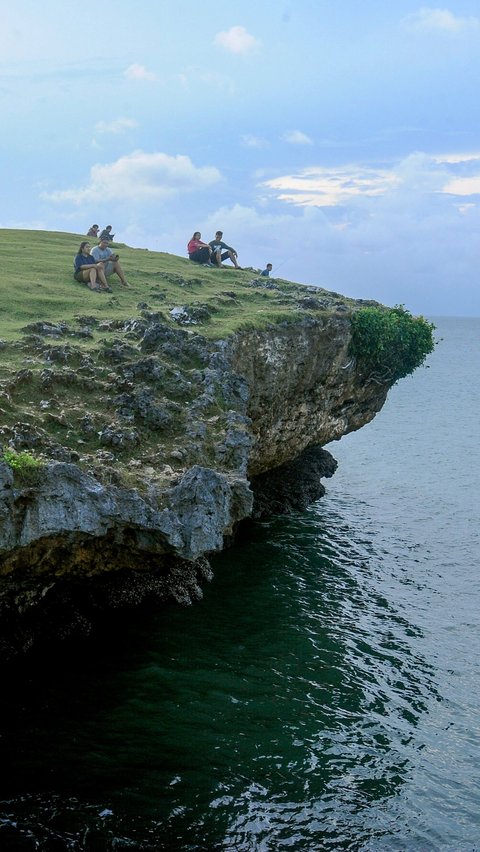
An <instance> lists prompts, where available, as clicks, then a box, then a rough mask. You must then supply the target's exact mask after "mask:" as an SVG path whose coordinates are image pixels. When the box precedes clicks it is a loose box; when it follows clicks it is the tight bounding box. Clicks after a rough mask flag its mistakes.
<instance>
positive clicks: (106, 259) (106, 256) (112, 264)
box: [90, 237, 129, 287]
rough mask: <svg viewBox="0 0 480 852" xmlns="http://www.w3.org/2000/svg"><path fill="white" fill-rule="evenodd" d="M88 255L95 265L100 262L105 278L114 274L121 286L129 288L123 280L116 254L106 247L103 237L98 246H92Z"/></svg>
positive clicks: (106, 241)
mask: <svg viewBox="0 0 480 852" xmlns="http://www.w3.org/2000/svg"><path fill="white" fill-rule="evenodd" d="M90 254H91V255H92V257H93V258H94V260H95V262H96V263H98V262H99V261H102V263H103V271H104V273H105V278H109V277H110V275H113V273H114V272H115V273H116V274H117V275H118V277H119V278H120V281H121V283H122V284H123V286H124V287H128V286H129V284H128V282H127V281H126V280H125V275H124V273H123V269H122V267H121V266H120V263H119V261H118V254H114V253H113V251H112V249H111V248H109V247H108V240H106V239H105V237H102V239H101V240H100V242H99V243H98V246H94V247H93V249H91V251H90Z"/></svg>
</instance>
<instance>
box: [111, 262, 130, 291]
mask: <svg viewBox="0 0 480 852" xmlns="http://www.w3.org/2000/svg"><path fill="white" fill-rule="evenodd" d="M113 271H114V272H116V273H117V275H118V277H119V278H120V281H121V283H122V284H123V286H124V287H129V286H130V285H129V283H128V281H127V280H126V278H125V273H124V271H123V269H122V267H121V266H120V263H119V261H118V260H116V261H115V263H114V264H113Z"/></svg>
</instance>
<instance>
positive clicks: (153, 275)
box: [0, 229, 353, 340]
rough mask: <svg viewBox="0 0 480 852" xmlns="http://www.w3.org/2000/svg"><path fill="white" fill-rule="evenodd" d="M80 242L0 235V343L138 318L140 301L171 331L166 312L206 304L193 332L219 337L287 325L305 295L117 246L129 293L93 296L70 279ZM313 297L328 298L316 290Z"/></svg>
mask: <svg viewBox="0 0 480 852" xmlns="http://www.w3.org/2000/svg"><path fill="white" fill-rule="evenodd" d="M84 239H86V237H85V236H84V235H81V234H65V233H59V232H51V231H20V230H6V229H0V338H2V339H3V340H13V339H15V338H16V337H17V336H18V333H19V332H20V331H21V329H22V328H23V327H24V326H25V325H27V324H28V323H31V322H35V321H39V320H45V321H48V322H59V321H60V320H64V321H65V322H67V323H70V322H75V319H76V317H78V316H79V315H81V314H85V313H88V314H91V315H92V316H95V317H97V318H98V319H99V320H102V319H106V318H107V317H108V318H109V319H126V318H127V317H132V316H134V315H136V314H138V307H137V306H138V303H139V302H147V303H148V304H149V307H150V308H151V309H154V308H159V307H161V309H162V311H163V312H164V313H165V319H166V321H167V322H172V324H174V321H173V320H172V319H171V318H170V316H169V314H168V311H169V310H170V309H171V308H173V307H175V306H178V305H185V304H196V303H201V304H202V305H207V306H208V307H209V308H210V310H211V315H210V317H209V318H208V320H207V321H204V322H199V323H198V325H196V326H195V327H196V328H197V329H198V331H200V332H201V333H202V334H205V335H206V336H208V337H211V338H220V337H224V336H226V335H228V334H230V333H232V332H234V331H236V330H237V329H238V328H239V327H241V326H242V325H245V324H246V323H247V324H250V323H253V324H255V325H260V324H263V323H265V322H269V321H278V320H280V319H282V318H285V319H286V318H287V317H288V315H291V314H292V311H294V312H296V310H297V306H296V299H298V298H299V297H301V296H304V295H306V293H305V287H303V286H302V285H297V284H292V283H290V282H287V281H282V280H280V279H275V280H276V283H277V284H278V287H279V289H278V290H273V289H272V290H270V289H265V288H255V287H252V286H250V284H249V282H250V281H251V280H252V278H255V274H254V273H253V272H252V270H245V271H236V270H235V269H234V268H233V266H231V265H230V264H229V263H228V264H227V266H228V267H229V268H226V269H209V268H206V267H203V266H201V265H200V264H194V263H192V262H191V261H189V260H187V259H186V258H181V257H177V256H176V255H171V254H166V253H164V252H154V251H149V250H147V249H133V248H129V247H128V246H126V245H124V244H123V243H117V242H114V243H113V244H112V245H113V247H114V248H115V250H116V251H117V252H118V254H119V255H120V262H121V264H122V266H123V269H124V270H125V273H126V275H127V279H128V280H129V282H130V284H131V285H132V286H131V288H130V289H128V290H126V289H124V288H122V287H121V286H120V282H119V281H118V278H117V276H115V275H114V276H112V278H111V283H112V285H113V289H114V292H113V293H112V294H108V293H105V294H103V293H95V292H91V291H89V290H88V288H87V287H86V286H85V285H82V284H79V283H78V282H76V281H75V280H74V278H73V256H74V255H75V254H76V252H77V250H78V247H79V245H80V242H81V241H82V240H84ZM91 242H92V245H95V241H94V240H91ZM266 280H267V281H268V279H266ZM117 282H118V284H117ZM319 294H320V295H325V296H327V295H328V296H330V295H331V294H328V293H327V291H321V290H320V291H319ZM333 296H334V297H335V300H336V301H338V300H339V299H341V301H343V302H346V303H348V302H351V303H352V304H353V300H348V299H344V298H343V297H340V296H338V294H333Z"/></svg>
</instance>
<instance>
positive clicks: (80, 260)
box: [73, 240, 112, 293]
mask: <svg viewBox="0 0 480 852" xmlns="http://www.w3.org/2000/svg"><path fill="white" fill-rule="evenodd" d="M73 267H74V272H73V277H74V278H75V281H80V283H83V284H86V285H87V287H89V288H90V290H96V291H97V292H98V291H99V290H106V291H107V293H111V292H112V291H111V289H110V287H109V286H108V284H107V279H106V278H105V272H104V271H103V263H102V262H101V261H100V263H97V262H96V261H95V258H94V257H92V255H91V254H90V243H89V242H88V240H83V242H82V243H80V248H79V249H78V252H77V254H76V255H75V257H74V259H73Z"/></svg>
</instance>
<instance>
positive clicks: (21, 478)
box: [3, 450, 44, 485]
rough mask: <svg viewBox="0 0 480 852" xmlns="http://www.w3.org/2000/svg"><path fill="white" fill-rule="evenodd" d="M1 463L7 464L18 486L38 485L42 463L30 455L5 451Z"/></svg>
mask: <svg viewBox="0 0 480 852" xmlns="http://www.w3.org/2000/svg"><path fill="white" fill-rule="evenodd" d="M3 461H4V462H6V464H8V465H9V466H10V467H11V468H12V470H13V475H14V478H15V480H16V482H18V484H19V485H38V483H39V482H40V475H41V471H42V468H43V466H44V462H43V461H41V460H40V459H36V458H35V457H34V456H32V455H31V454H30V453H27V452H23V453H17V452H15V450H5V451H4V453H3Z"/></svg>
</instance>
